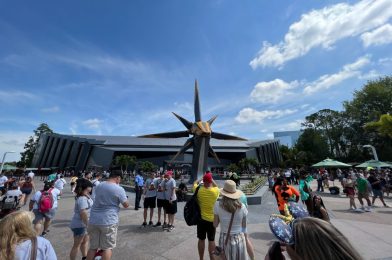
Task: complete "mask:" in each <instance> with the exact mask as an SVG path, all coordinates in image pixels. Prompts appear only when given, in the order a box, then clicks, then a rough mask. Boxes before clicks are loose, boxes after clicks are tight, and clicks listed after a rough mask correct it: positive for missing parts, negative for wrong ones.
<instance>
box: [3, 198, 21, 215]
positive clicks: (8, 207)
mask: <svg viewBox="0 0 392 260" xmlns="http://www.w3.org/2000/svg"><path fill="white" fill-rule="evenodd" d="M18 209H19V199H18V197H17V196H4V197H3V199H2V200H1V201H0V219H2V218H4V217H5V216H7V215H8V214H10V213H11V212H14V211H16V210H18Z"/></svg>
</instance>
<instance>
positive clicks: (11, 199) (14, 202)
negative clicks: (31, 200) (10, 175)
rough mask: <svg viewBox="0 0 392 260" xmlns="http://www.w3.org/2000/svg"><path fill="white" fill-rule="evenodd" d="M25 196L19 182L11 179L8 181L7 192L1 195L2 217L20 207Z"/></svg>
mask: <svg viewBox="0 0 392 260" xmlns="http://www.w3.org/2000/svg"><path fill="white" fill-rule="evenodd" d="M22 197H23V194H22V192H21V191H20V190H19V189H18V183H17V182H16V181H15V180H14V181H10V182H8V183H7V187H6V192H5V193H4V195H3V196H1V197H0V219H1V218H3V217H5V216H6V215H8V214H10V213H11V212H14V211H16V210H18V209H19V201H21V199H22Z"/></svg>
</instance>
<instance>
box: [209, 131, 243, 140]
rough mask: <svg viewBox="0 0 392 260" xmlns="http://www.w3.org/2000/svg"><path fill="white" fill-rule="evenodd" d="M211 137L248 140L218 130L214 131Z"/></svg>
mask: <svg viewBox="0 0 392 260" xmlns="http://www.w3.org/2000/svg"><path fill="white" fill-rule="evenodd" d="M211 137H212V138H215V139H221V140H238V141H248V140H247V139H244V138H241V137H238V136H234V135H227V134H221V133H217V132H212V133H211Z"/></svg>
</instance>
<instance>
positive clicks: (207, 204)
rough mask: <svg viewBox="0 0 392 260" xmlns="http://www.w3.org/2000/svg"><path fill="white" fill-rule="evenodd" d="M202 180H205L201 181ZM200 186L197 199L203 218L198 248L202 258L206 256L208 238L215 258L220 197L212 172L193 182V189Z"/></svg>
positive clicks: (198, 225) (209, 251) (210, 253)
mask: <svg viewBox="0 0 392 260" xmlns="http://www.w3.org/2000/svg"><path fill="white" fill-rule="evenodd" d="M201 180H203V182H202V183H201ZM197 187H200V188H199V190H198V192H197V201H198V203H199V206H200V213H201V214H200V215H201V219H200V220H199V222H198V223H197V238H198V239H199V240H198V243H197V249H198V252H199V257H200V259H203V257H204V250H205V240H206V238H207V239H208V253H209V255H210V258H211V259H213V255H212V252H213V251H214V249H215V227H214V223H213V222H214V205H215V203H216V201H217V200H218V198H219V188H218V185H217V184H216V183H215V181H214V180H213V178H212V173H211V172H206V174H204V176H203V178H201V179H199V180H196V181H195V182H194V183H193V191H194V192H195V191H196V189H197Z"/></svg>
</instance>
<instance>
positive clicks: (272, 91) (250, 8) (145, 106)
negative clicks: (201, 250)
mask: <svg viewBox="0 0 392 260" xmlns="http://www.w3.org/2000/svg"><path fill="white" fill-rule="evenodd" d="M391 23H392V5H391V4H390V0H377V1H369V0H362V1H343V2H342V1H307V0H297V1H287V0H280V1H234V0H232V1H225V0H215V1H207V0H204V1H196V0H194V1H181V0H176V1H142V0H140V1H63V2H60V3H59V2H53V1H39V2H37V1H24V3H23V1H0V111H1V116H0V154H2V153H3V152H4V151H9V150H14V151H17V152H20V151H22V150H23V144H24V143H25V142H26V140H27V138H28V136H29V135H31V134H32V131H33V129H35V128H36V127H37V126H38V125H39V123H40V122H46V123H48V124H49V126H50V127H51V128H52V129H53V130H54V131H55V132H58V133H63V134H104V135H129V136H130V135H141V134H148V133H155V132H161V131H176V130H182V129H183V126H182V125H181V123H180V122H179V121H178V120H177V119H176V118H175V117H174V116H173V115H172V114H171V112H172V111H173V112H176V113H178V114H180V115H183V116H184V117H186V118H188V119H189V120H193V108H192V107H193V86H194V80H195V79H198V81H199V88H200V98H201V104H202V116H203V119H204V120H208V119H209V118H210V117H212V116H213V115H215V114H217V115H218V119H217V120H216V121H215V123H214V125H213V130H215V131H219V132H225V133H231V134H236V135H239V136H242V137H246V138H249V139H268V138H271V137H272V133H273V132H274V131H282V130H296V129H299V128H300V123H301V122H302V121H303V120H304V118H305V116H306V115H309V114H310V113H313V112H316V111H318V110H320V109H324V108H330V109H336V110H341V109H342V101H344V100H349V99H351V98H352V93H353V91H354V90H356V89H360V88H361V86H363V85H364V84H365V83H366V82H367V81H368V80H372V79H376V78H378V77H380V76H385V75H391V74H390V73H391V69H392V45H391V43H392V25H391ZM7 158H8V160H14V159H18V154H14V155H10V156H8V157H7Z"/></svg>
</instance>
